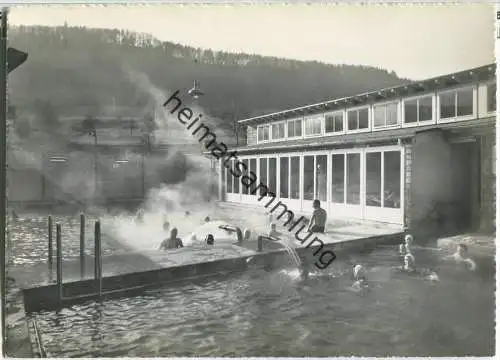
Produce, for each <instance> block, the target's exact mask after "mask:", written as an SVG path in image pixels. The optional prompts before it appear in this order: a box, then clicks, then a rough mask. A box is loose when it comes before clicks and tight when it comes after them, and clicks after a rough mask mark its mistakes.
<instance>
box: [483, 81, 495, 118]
mask: <svg viewBox="0 0 500 360" xmlns="http://www.w3.org/2000/svg"><path fill="white" fill-rule="evenodd" d="M486 93H487V94H486V96H487V97H486V110H487V111H488V112H491V111H495V110H496V109H497V86H496V84H495V83H494V84H489V85H488V87H487V88H486Z"/></svg>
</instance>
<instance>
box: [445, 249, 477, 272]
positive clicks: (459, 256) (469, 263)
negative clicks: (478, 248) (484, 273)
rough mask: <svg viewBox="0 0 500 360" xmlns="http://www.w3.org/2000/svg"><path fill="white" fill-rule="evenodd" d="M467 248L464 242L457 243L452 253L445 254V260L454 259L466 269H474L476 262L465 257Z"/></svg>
mask: <svg viewBox="0 0 500 360" xmlns="http://www.w3.org/2000/svg"><path fill="white" fill-rule="evenodd" d="M468 252H469V249H468V248H467V245H465V244H458V245H457V250H456V251H455V253H454V254H452V255H448V256H446V257H445V258H444V259H445V260H454V261H455V262H456V263H457V264H463V265H465V267H466V268H467V269H468V270H471V271H474V270H476V263H475V262H474V260H472V259H471V258H469V257H467V254H468Z"/></svg>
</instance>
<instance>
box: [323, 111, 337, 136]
mask: <svg viewBox="0 0 500 360" xmlns="http://www.w3.org/2000/svg"><path fill="white" fill-rule="evenodd" d="M334 131H335V126H334V117H333V115H326V116H325V133H331V132H334Z"/></svg>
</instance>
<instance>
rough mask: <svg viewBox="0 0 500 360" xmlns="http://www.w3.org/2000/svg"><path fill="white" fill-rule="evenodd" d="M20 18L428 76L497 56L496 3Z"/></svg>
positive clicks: (36, 11)
mask: <svg viewBox="0 0 500 360" xmlns="http://www.w3.org/2000/svg"><path fill="white" fill-rule="evenodd" d="M9 22H10V24H12V25H49V26H57V25H63V24H64V23H65V22H67V24H68V26H86V27H96V28H118V29H128V30H132V31H137V32H145V33H151V34H152V35H154V36H155V37H156V38H158V39H159V40H162V41H171V42H176V43H180V44H183V45H189V46H194V47H201V48H210V49H212V50H223V51H228V52H244V53H249V54H260V55H266V56H276V57H285V58H290V59H297V60H316V61H320V62H324V63H331V64H355V65H368V66H375V67H379V68H383V69H387V70H389V71H395V72H396V74H397V75H398V76H400V77H405V78H409V79H413V80H420V79H424V78H429V77H433V76H439V75H444V74H448V73H453V72H456V71H461V70H464V69H468V68H473V67H477V66H482V65H485V64H489V63H493V62H495V56H494V37H495V14H494V8H493V5H488V4H459V5H354V4H353V5H345V4H344V5H333V4H329V5H322V4H312V5H305V4H292V5H284V4H271V5H263V4H260V5H248V4H246V5H243V4H242V5H213V4H212V5H173V4H170V5H149V6H148V5H129V6H61V5H59V6H46V5H45V6H40V5H31V6H24V7H21V6H20V7H13V8H11V13H10V18H9Z"/></svg>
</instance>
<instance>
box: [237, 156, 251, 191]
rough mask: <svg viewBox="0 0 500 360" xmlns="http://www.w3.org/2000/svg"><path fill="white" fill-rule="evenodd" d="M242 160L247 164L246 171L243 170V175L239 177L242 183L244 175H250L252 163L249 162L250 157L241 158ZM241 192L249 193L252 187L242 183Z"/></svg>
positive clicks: (244, 167)
mask: <svg viewBox="0 0 500 360" xmlns="http://www.w3.org/2000/svg"><path fill="white" fill-rule="evenodd" d="M241 162H242V163H243V164H245V166H243V169H244V171H243V172H242V174H241V176H240V177H239V181H240V183H241V179H242V178H243V176H248V174H249V171H250V168H249V166H250V164H249V163H248V159H243V160H241ZM245 169H246V170H245ZM241 193H242V194H249V193H250V188H247V187H246V186H245V185H243V184H241Z"/></svg>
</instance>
